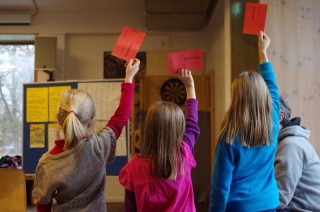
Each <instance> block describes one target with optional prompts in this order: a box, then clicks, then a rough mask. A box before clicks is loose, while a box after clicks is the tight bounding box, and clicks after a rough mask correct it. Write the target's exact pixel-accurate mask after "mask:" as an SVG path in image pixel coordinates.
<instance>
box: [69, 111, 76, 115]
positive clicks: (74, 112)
mask: <svg viewBox="0 0 320 212" xmlns="http://www.w3.org/2000/svg"><path fill="white" fill-rule="evenodd" d="M69 113H73V114H74V115H77V113H76V111H74V110H70V111H69Z"/></svg>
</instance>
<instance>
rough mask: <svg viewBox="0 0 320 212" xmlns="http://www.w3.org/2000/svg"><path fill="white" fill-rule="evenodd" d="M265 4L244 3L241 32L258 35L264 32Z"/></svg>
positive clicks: (266, 6)
mask: <svg viewBox="0 0 320 212" xmlns="http://www.w3.org/2000/svg"><path fill="white" fill-rule="evenodd" d="M267 8H268V5H267V4H258V3H250V2H247V3H246V13H245V17H244V25H243V34H251V35H259V33H260V31H262V32H264V27H265V24H266V17H267Z"/></svg>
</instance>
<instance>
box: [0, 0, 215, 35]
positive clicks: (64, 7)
mask: <svg viewBox="0 0 320 212" xmlns="http://www.w3.org/2000/svg"><path fill="white" fill-rule="evenodd" d="M217 1H218V0H197V1H195V0H0V14H3V13H16V12H19V13H28V14H35V13H37V12H39V13H40V12H41V13H57V14H59V13H108V12H114V11H117V14H118V15H120V16H121V14H124V13H126V12H127V11H128V10H131V12H132V11H136V12H137V13H139V14H141V13H144V16H145V23H144V24H145V25H146V26H147V28H148V29H149V30H155V31H196V30H203V29H205V26H206V21H207V20H208V18H209V17H210V16H211V13H212V11H213V9H214V6H215V4H216V2H217Z"/></svg>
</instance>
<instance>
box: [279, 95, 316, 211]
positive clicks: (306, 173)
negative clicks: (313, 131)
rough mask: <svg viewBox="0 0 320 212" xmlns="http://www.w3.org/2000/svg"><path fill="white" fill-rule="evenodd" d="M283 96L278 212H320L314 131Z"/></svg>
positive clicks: (281, 98) (281, 103)
mask: <svg viewBox="0 0 320 212" xmlns="http://www.w3.org/2000/svg"><path fill="white" fill-rule="evenodd" d="M290 116H291V108H290V106H289V105H288V103H287V102H286V101H285V100H284V99H283V97H280V132H279V136H278V140H279V144H278V149H277V153H276V158H275V175H276V180H277V184H278V188H279V194H280V206H279V207H278V208H277V211H278V212H280V211H312V212H315V211H320V161H319V157H318V155H317V153H316V151H315V150H314V148H313V147H312V146H311V144H310V143H309V141H308V139H309V135H310V131H309V130H306V129H305V128H304V127H301V126H300V118H299V117H296V118H293V119H290Z"/></svg>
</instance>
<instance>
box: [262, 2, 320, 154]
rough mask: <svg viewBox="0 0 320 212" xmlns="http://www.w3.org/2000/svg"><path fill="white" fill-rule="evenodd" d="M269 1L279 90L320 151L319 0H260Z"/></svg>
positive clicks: (272, 52) (269, 29)
mask: <svg viewBox="0 0 320 212" xmlns="http://www.w3.org/2000/svg"><path fill="white" fill-rule="evenodd" d="M260 3H266V4H268V13H267V22H266V30H265V31H266V33H267V34H268V35H269V37H270V39H271V45H270V47H269V50H268V54H269V60H270V61H271V62H272V63H273V65H274V68H275V72H276V75H277V82H278V85H279V89H280V94H281V95H283V96H284V97H285V98H286V99H287V100H288V101H289V103H290V105H291V107H292V117H295V116H299V117H301V121H302V123H301V124H302V125H303V126H305V127H306V128H307V129H309V130H310V131H311V136H310V143H311V144H312V145H313V146H314V148H315V149H316V151H317V153H318V155H320V143H319V138H318V136H317V132H318V129H319V126H320V113H319V108H320V89H319V88H320V71H319V67H320V50H319V49H320V25H319V21H320V1H319V0H282V1H278V0H261V1H260Z"/></svg>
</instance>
